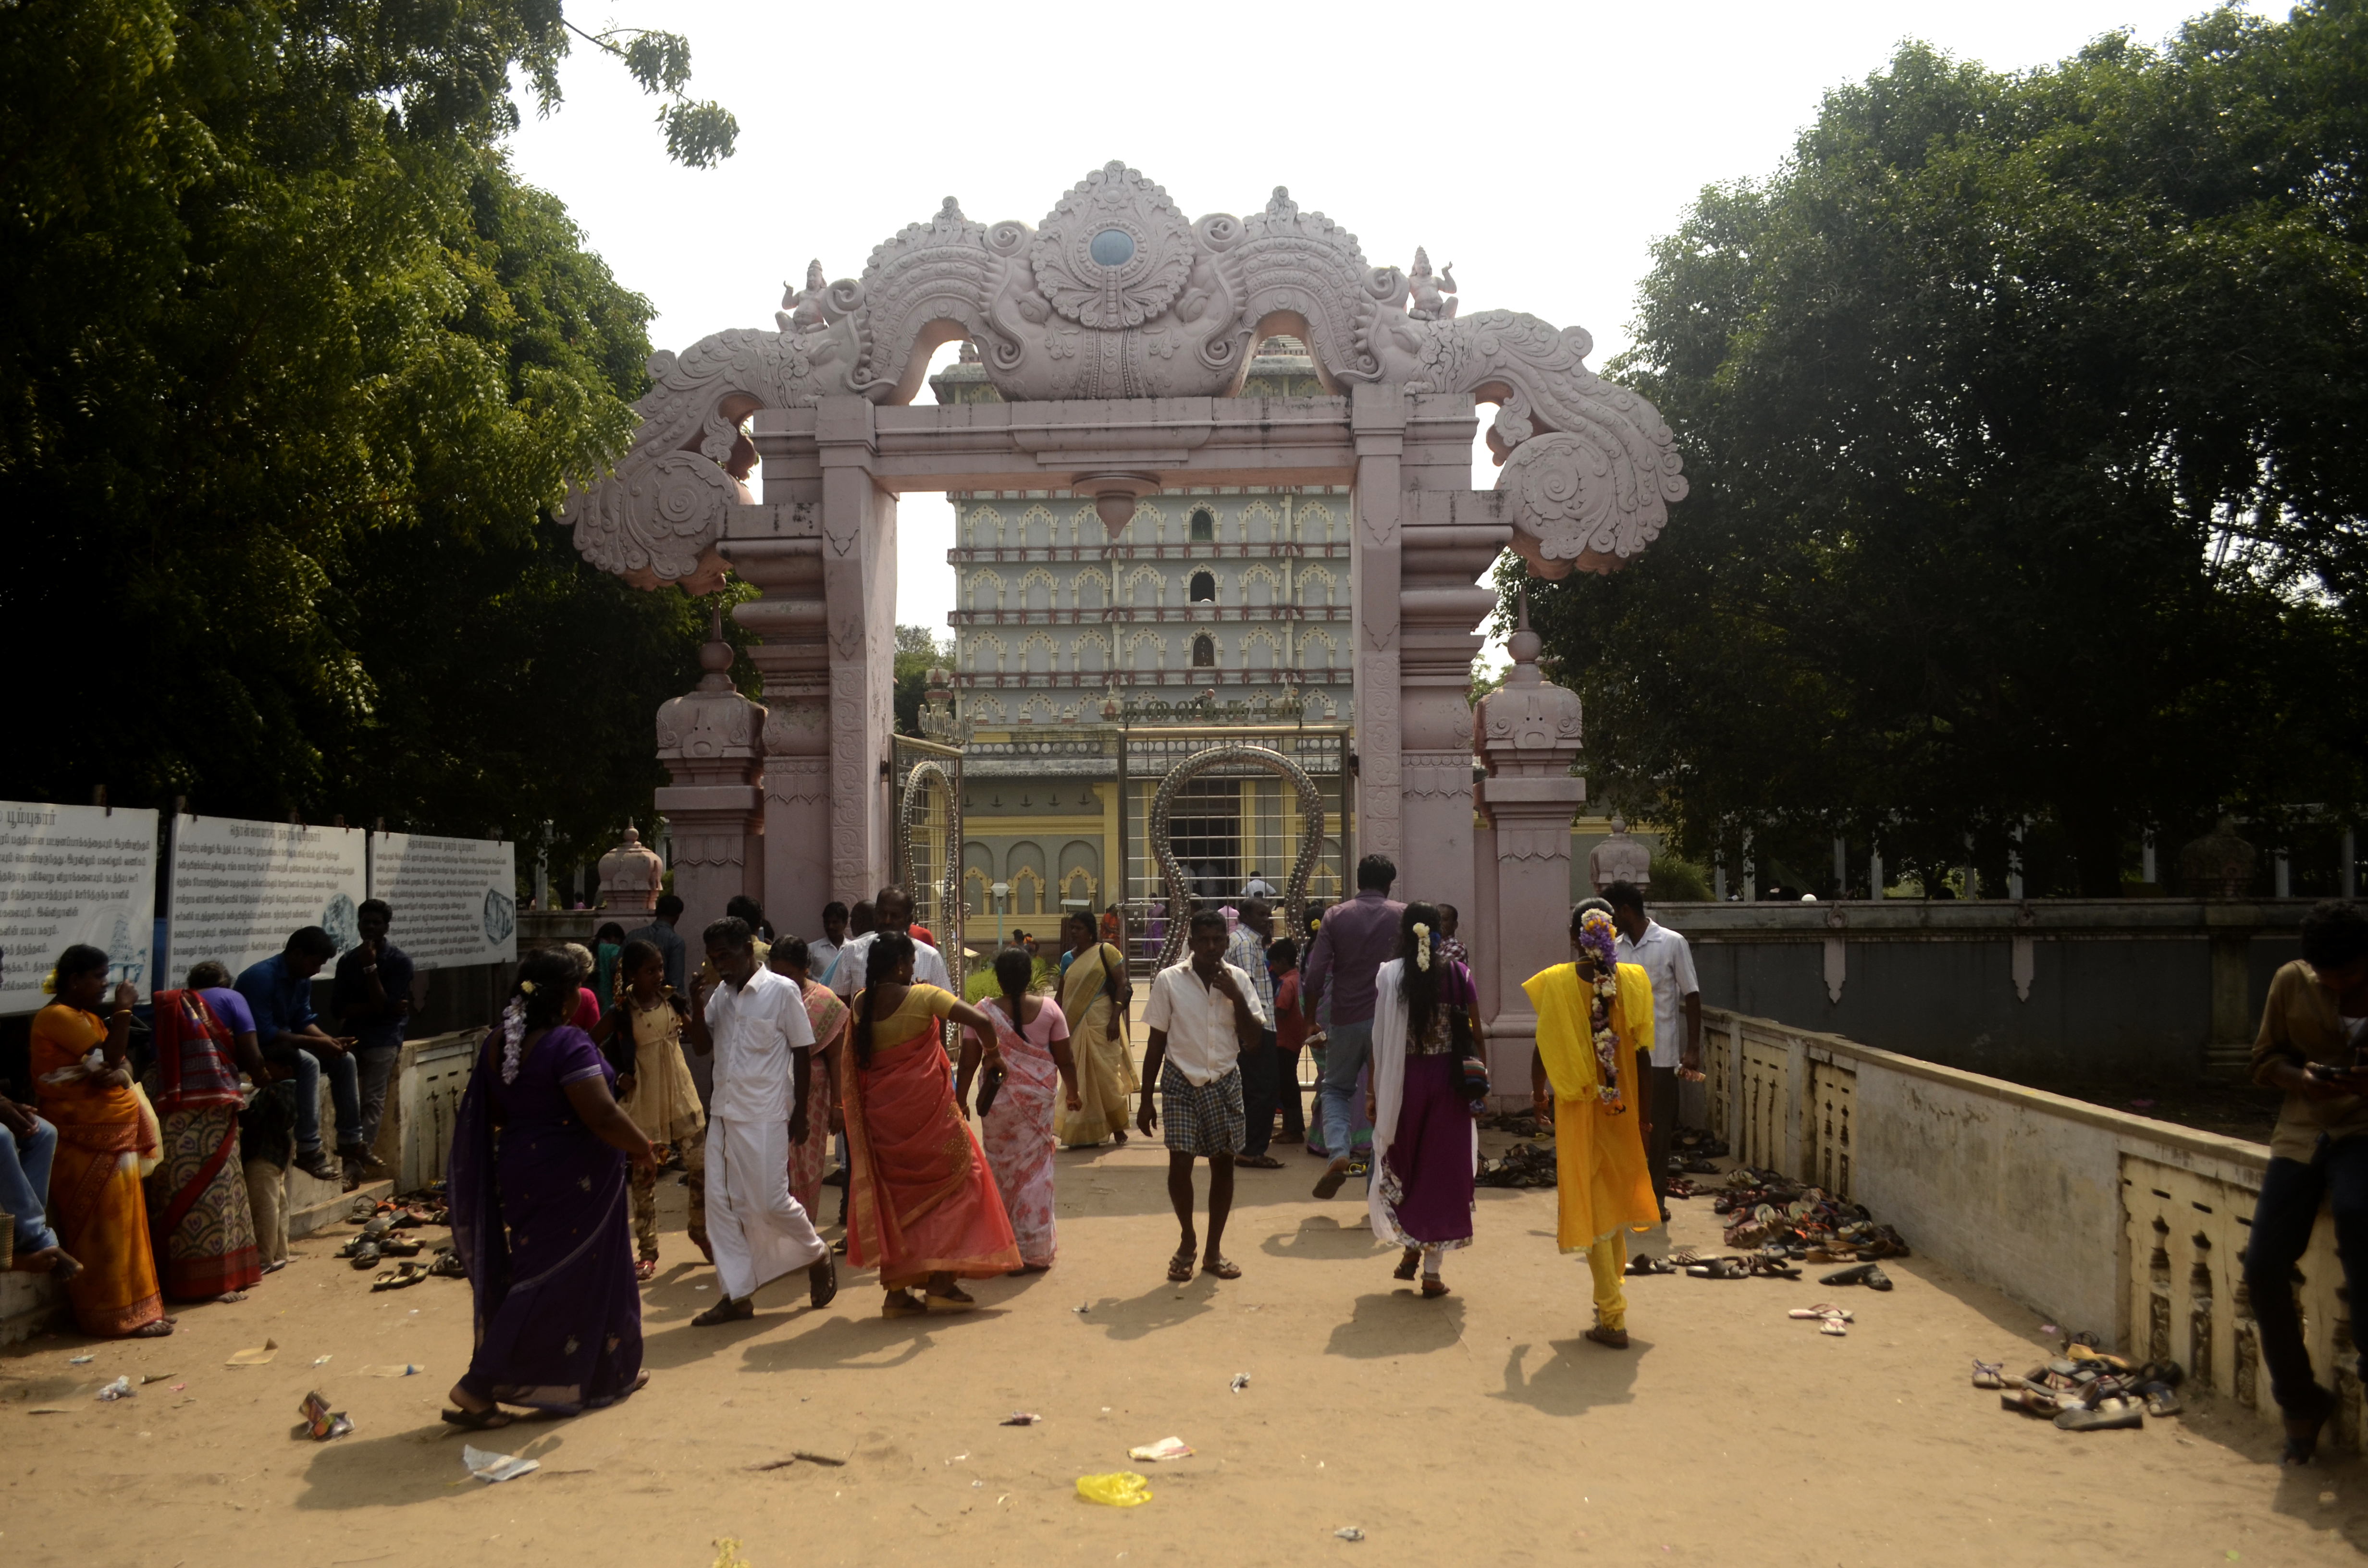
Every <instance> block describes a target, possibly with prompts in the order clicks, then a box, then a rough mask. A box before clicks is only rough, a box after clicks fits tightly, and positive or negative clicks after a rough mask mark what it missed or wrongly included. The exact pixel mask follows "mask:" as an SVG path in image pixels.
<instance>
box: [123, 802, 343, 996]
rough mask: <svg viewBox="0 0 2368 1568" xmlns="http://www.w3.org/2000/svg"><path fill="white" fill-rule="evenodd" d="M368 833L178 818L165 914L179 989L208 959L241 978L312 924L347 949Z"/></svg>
mask: <svg viewBox="0 0 2368 1568" xmlns="http://www.w3.org/2000/svg"><path fill="white" fill-rule="evenodd" d="M369 836H370V835H368V834H366V833H364V832H363V831H362V830H361V829H360V828H358V827H307V826H305V825H304V824H302V823H292V822H242V821H240V820H238V819H237V818H235V817H175V818H174V819H173V860H172V881H171V885H170V892H169V893H168V895H167V900H166V903H167V911H166V914H167V921H168V926H169V929H170V931H171V939H172V953H171V956H170V960H169V961H170V962H171V964H172V966H173V969H174V971H175V973H174V979H175V982H176V983H178V981H179V977H180V976H182V975H185V974H187V973H188V971H189V966H190V965H192V964H197V963H202V962H204V961H205V960H208V959H212V960H216V961H218V962H220V963H222V964H223V965H225V966H227V967H228V968H229V970H230V972H231V977H232V978H233V979H236V978H237V977H238V972H239V971H241V970H243V969H245V968H246V966H247V965H249V964H253V963H260V962H262V961H263V960H265V959H268V958H269V957H270V956H271V955H272V954H274V953H276V952H278V951H279V950H280V949H282V948H285V947H286V946H287V945H288V937H289V934H290V932H292V931H295V930H297V929H299V928H300V927H302V926H320V927H321V928H322V929H323V930H324V931H326V932H328V934H329V937H330V940H332V941H334V942H336V945H337V951H339V952H341V953H342V952H344V951H345V950H346V949H347V948H350V947H352V946H353V945H354V944H355V943H357V942H359V941H360V940H361V930H360V927H359V906H360V904H361V902H362V899H363V898H364V897H365V896H366V893H365V888H366V885H367V883H368V880H369V866H368V858H367V855H366V853H365V850H364V847H363V846H364V844H365V841H366V840H367V839H368V838H369Z"/></svg>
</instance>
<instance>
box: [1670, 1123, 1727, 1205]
mask: <svg viewBox="0 0 2368 1568" xmlns="http://www.w3.org/2000/svg"><path fill="white" fill-rule="evenodd" d="M1670 1142H1671V1145H1672V1147H1671V1150H1670V1153H1669V1175H1671V1176H1716V1175H1717V1174H1718V1165H1717V1163H1716V1162H1718V1161H1720V1160H1723V1159H1725V1158H1726V1153H1727V1150H1726V1140H1725V1139H1724V1138H1718V1137H1713V1136H1712V1134H1711V1133H1710V1132H1708V1131H1705V1130H1704V1129H1702V1128H1700V1127H1680V1128H1679V1129H1678V1130H1677V1131H1676V1132H1675V1133H1674V1134H1673V1135H1672V1137H1671V1139H1670ZM1687 1185H1688V1187H1689V1189H1690V1190H1691V1187H1692V1184H1691V1183H1688V1184H1687ZM1669 1196H1670V1197H1672V1198H1675V1197H1677V1196H1678V1194H1677V1193H1676V1192H1675V1191H1674V1190H1672V1191H1671V1192H1670V1194H1669Z"/></svg>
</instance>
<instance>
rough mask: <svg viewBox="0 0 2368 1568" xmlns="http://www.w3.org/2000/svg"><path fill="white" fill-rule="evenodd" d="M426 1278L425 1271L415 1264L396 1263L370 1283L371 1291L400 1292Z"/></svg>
mask: <svg viewBox="0 0 2368 1568" xmlns="http://www.w3.org/2000/svg"><path fill="white" fill-rule="evenodd" d="M425 1278H427V1270H426V1269H424V1268H422V1267H419V1265H417V1264H416V1263H398V1264H396V1265H395V1266H394V1267H393V1268H390V1269H388V1270H387V1271H386V1272H385V1273H383V1274H381V1275H380V1276H379V1277H378V1278H376V1279H375V1280H372V1281H371V1282H370V1289H371V1290H404V1289H406V1288H407V1287H410V1286H413V1285H416V1284H418V1283H419V1282H420V1281H421V1280H422V1279H425Z"/></svg>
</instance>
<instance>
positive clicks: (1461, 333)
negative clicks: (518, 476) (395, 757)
mask: <svg viewBox="0 0 2368 1568" xmlns="http://www.w3.org/2000/svg"><path fill="white" fill-rule="evenodd" d="M1453 290H1454V283H1453V280H1452V277H1451V276H1449V275H1448V274H1447V273H1445V272H1441V273H1440V274H1438V275H1434V274H1433V273H1432V272H1431V269H1430V264H1429V259H1428V258H1427V257H1425V256H1422V255H1421V253H1420V252H1419V251H1417V255H1416V257H1415V266H1414V270H1413V272H1412V273H1411V274H1408V273H1406V272H1403V271H1400V270H1399V269H1398V268H1397V267H1372V266H1370V265H1368V264H1367V262H1366V260H1365V257H1364V255H1363V253H1362V251H1361V250H1360V248H1359V247H1358V244H1357V237H1356V236H1355V235H1354V234H1351V233H1349V232H1348V231H1347V230H1345V229H1343V228H1341V227H1340V226H1339V225H1338V224H1337V223H1335V222H1332V221H1331V220H1330V219H1328V218H1326V217H1324V216H1323V215H1322V214H1320V213H1315V212H1306V211H1303V210H1301V209H1300V207H1299V204H1298V203H1297V202H1295V201H1293V200H1292V199H1291V195H1290V193H1289V192H1288V191H1287V190H1285V189H1284V188H1283V187H1281V186H1277V187H1275V190H1274V195H1273V197H1272V199H1270V200H1269V201H1268V202H1267V204H1266V207H1265V209H1264V210H1262V211H1258V212H1256V213H1253V214H1252V215H1251V216H1249V217H1248V218H1247V219H1245V218H1238V217H1235V215H1233V214H1232V213H1229V212H1216V213H1211V214H1209V215H1208V216H1206V217H1203V218H1200V219H1198V220H1187V219H1186V218H1185V217H1184V215H1183V213H1182V212H1181V211H1180V210H1178V208H1177V207H1176V205H1175V204H1174V203H1173V202H1172V201H1170V200H1169V199H1168V197H1167V192H1166V191H1165V190H1163V189H1161V188H1160V187H1158V186H1157V185H1155V184H1154V183H1152V182H1151V181H1150V180H1148V179H1146V178H1144V176H1143V175H1141V174H1140V173H1138V172H1137V171H1135V170H1133V169H1130V168H1128V167H1127V166H1126V165H1124V164H1121V163H1111V164H1109V165H1104V166H1103V167H1102V168H1100V169H1099V170H1097V171H1096V172H1094V173H1093V174H1090V175H1088V176H1086V177H1085V178H1084V179H1083V180H1081V181H1079V182H1078V183H1077V185H1076V187H1074V188H1073V189H1071V190H1070V191H1069V192H1068V193H1067V194H1066V195H1065V196H1064V197H1062V198H1061V199H1060V200H1059V201H1058V202H1057V203H1055V204H1054V206H1053V210H1052V211H1051V212H1049V213H1047V214H1046V215H1045V217H1044V220H1043V222H1042V224H1040V225H1038V226H1036V227H1033V228H1031V227H1030V226H1029V225H1028V224H1026V223H1022V222H1000V223H994V224H986V223H979V222H973V221H972V220H971V219H969V218H967V217H965V216H964V215H963V214H962V209H961V207H960V206H959V205H957V204H956V202H955V200H954V199H953V198H951V197H948V198H947V199H946V200H945V204H944V206H943V207H942V208H941V209H940V210H939V211H938V213H937V215H936V216H935V217H933V218H931V219H930V220H929V221H928V222H924V223H916V224H913V225H912V226H911V227H909V228H907V229H905V231H904V232H903V233H899V234H897V235H896V236H895V237H894V238H893V239H891V240H888V241H886V242H885V243H883V244H881V245H880V246H879V247H878V248H876V249H875V250H873V252H872V253H871V260H870V262H869V263H868V264H867V265H866V266H865V267H864V269H863V276H862V277H861V278H842V279H840V280H839V281H838V282H836V283H829V284H825V282H824V279H823V269H822V264H821V263H820V262H819V261H817V262H814V263H813V264H812V265H810V266H809V267H808V268H807V270H806V280H805V286H804V287H803V289H800V288H794V287H788V286H785V287H784V290H783V299H782V307H783V308H782V309H781V310H780V312H777V313H776V314H775V316H774V327H773V330H771V331H764V330H749V329H741V330H735V331H730V332H723V333H718V334H715V335H712V336H710V337H706V338H702V339H700V341H699V342H698V343H696V344H694V345H693V346H692V347H689V348H688V349H686V350H684V351H683V352H682V353H681V354H679V355H677V354H674V353H671V352H667V351H665V350H661V351H659V352H658V353H655V354H653V355H652V356H651V357H650V360H649V372H650V377H651V380H652V381H653V382H654V384H653V386H652V387H651V389H650V391H649V392H648V394H647V395H646V396H644V397H643V399H642V400H641V401H640V402H639V403H636V404H635V405H634V406H635V408H636V409H637V410H638V411H639V413H640V415H641V416H642V426H641V430H640V432H639V433H638V434H637V435H636V437H634V441H633V446H632V450H631V451H630V452H629V453H628V454H627V455H626V456H625V458H624V460H623V461H622V462H621V463H620V465H619V467H618V470H617V472H616V473H615V474H614V475H613V476H611V477H609V478H607V479H602V480H598V481H597V482H592V483H589V485H588V487H587V488H584V489H580V490H578V491H577V492H576V493H575V494H574V495H572V496H571V497H570V499H569V501H568V504H567V506H566V507H565V510H564V516H565V517H566V518H567V519H568V520H569V521H570V522H571V523H572V524H573V525H574V527H575V544H576V548H577V549H578V550H579V551H582V552H583V553H584V555H585V557H586V559H588V560H590V561H591V562H593V563H594V564H595V565H598V566H600V567H602V568H604V569H606V570H608V571H610V572H616V573H619V574H623V575H624V576H625V577H627V578H628V579H629V580H631V581H632V582H635V583H638V584H640V585H643V586H644V587H654V586H655V585H658V584H660V583H666V582H681V583H683V584H684V585H686V586H689V587H691V588H692V589H693V590H694V591H700V592H704V591H706V590H707V589H709V588H711V587H712V586H714V585H718V584H720V583H721V582H722V580H723V558H722V556H721V555H720V554H719V553H718V551H717V549H716V546H717V544H718V542H719V540H721V539H722V538H723V533H724V519H725V517H727V516H728V515H729V513H730V511H731V508H732V507H733V506H736V505H739V504H741V503H743V502H747V501H753V500H754V499H755V498H754V497H753V496H752V495H750V494H748V492H747V490H746V485H745V484H744V483H743V482H744V481H745V480H746V477H747V475H748V473H749V472H750V468H751V465H752V463H753V462H754V460H755V457H756V453H755V449H754V448H753V447H752V446H751V444H750V442H749V441H748V439H747V437H746V436H744V435H743V434H742V433H741V428H740V426H741V422H742V421H743V420H744V419H746V417H747V416H748V415H750V414H751V413H752V412H754V411H755V410H757V409H759V408H787V407H791V406H797V405H804V404H813V403H819V402H820V401H822V400H823V399H824V398H825V397H829V396H833V395H841V396H844V395H848V394H852V395H854V396H858V397H861V398H865V399H868V400H870V401H871V402H872V403H910V402H911V401H912V400H913V397H914V396H915V394H916V393H917V392H919V390H920V386H921V380H922V377H923V375H924V373H925V372H926V371H927V369H928V361H929V356H930V354H931V353H932V351H934V350H935V349H936V348H937V347H939V345H941V344H944V343H948V342H951V341H953V340H955V339H957V338H967V339H969V340H970V341H971V342H973V343H974V344H976V345H977V347H978V351H979V358H980V361H981V362H982V363H983V364H984V365H985V369H986V372H987V376H988V378H989V380H990V381H993V382H994V384H995V387H996V391H997V392H1000V393H1001V394H1002V396H1003V398H1004V399H1005V401H1007V402H1011V403H1024V402H1035V401H1043V400H1053V399H1069V400H1076V399H1144V398H1188V397H1212V396H1226V395H1230V394H1232V393H1234V392H1238V391H1239V390H1240V387H1241V385H1242V379H1243V377H1244V376H1245V375H1246V374H1247V370H1248V366H1249V361H1250V358H1251V353H1252V350H1253V349H1254V347H1256V345H1257V344H1258V341H1259V340H1260V339H1261V338H1263V337H1264V336H1266V335H1269V334H1270V333H1290V334H1292V335H1296V336H1298V337H1300V338H1302V339H1303V340H1304V342H1305V343H1306V344H1307V346H1308V349H1309V351H1310V353H1311V354H1313V356H1314V357H1315V373H1316V375H1317V377H1318V378H1319V379H1320V380H1321V381H1322V382H1323V384H1324V387H1325V389H1326V391H1327V392H1332V393H1335V394H1339V393H1344V392H1347V391H1348V390H1349V388H1350V387H1351V386H1353V385H1355V384H1357V383H1360V382H1365V383H1382V384H1390V385H1395V386H1398V387H1402V388H1403V389H1404V390H1405V391H1406V392H1410V393H1418V392H1450V393H1453V392H1463V393H1469V394H1471V395H1472V396H1473V397H1474V398H1475V399H1477V400H1479V401H1481V402H1494V403H1497V415H1496V418H1495V421H1494V423H1493V424H1492V425H1491V426H1490V427H1489V432H1488V442H1489V446H1490V447H1491V449H1493V450H1494V451H1495V452H1496V453H1497V459H1498V460H1499V461H1500V462H1502V463H1503V464H1504V465H1505V472H1504V473H1503V475H1502V477H1501V478H1500V479H1499V480H1498V482H1497V491H1498V493H1499V494H1502V495H1503V496H1504V497H1505V521H1506V522H1508V523H1509V524H1510V525H1511V527H1512V529H1513V536H1514V537H1513V548H1514V549H1515V550H1517V551H1520V554H1521V555H1522V556H1523V557H1525V558H1526V559H1527V560H1528V561H1529V562H1530V563H1531V567H1532V568H1533V569H1534V570H1536V571H1537V572H1539V573H1540V574H1543V575H1547V576H1555V577H1558V576H1561V575H1563V574H1565V573H1566V572H1568V571H1570V570H1571V569H1572V568H1573V567H1574V566H1576V567H1579V568H1581V569H1584V570H1594V571H1604V570H1610V569H1612V568H1615V567H1618V566H1620V565H1622V564H1623V563H1624V562H1626V561H1627V560H1628V559H1629V558H1630V557H1632V556H1634V555H1635V554H1636V553H1637V552H1638V551H1642V550H1643V549H1644V548H1645V546H1646V545H1647V544H1649V543H1651V542H1652V540H1654V539H1655V538H1656V536H1657V535H1658V534H1659V533H1660V531H1661V528H1662V527H1663V525H1664V524H1665V523H1666V522H1667V521H1668V507H1669V505H1670V503H1672V502H1675V501H1678V500H1680V499H1682V498H1683V497H1684V495H1685V494H1686V481H1685V478H1684V476H1683V475H1682V473H1681V472H1679V471H1680V468H1681V466H1682V465H1681V462H1680V460H1679V456H1678V452H1677V449H1676V447H1675V445H1674V442H1673V440H1672V437H1671V435H1670V432H1669V427H1668V425H1666V424H1665V423H1663V422H1662V419H1661V416H1660V415H1659V414H1658V413H1657V412H1656V411H1655V409H1654V408H1653V405H1652V404H1651V403H1647V402H1646V401H1645V399H1644V398H1642V397H1639V396H1638V395H1637V394H1636V393H1634V392H1631V391H1629V390H1628V389H1626V388H1624V387H1621V386H1617V385H1615V384H1613V383H1611V382H1609V381H1604V380H1603V379H1602V378H1601V377H1600V376H1598V375H1596V374H1595V373H1594V372H1593V371H1592V370H1589V369H1588V368H1587V363H1586V358H1587V355H1588V352H1589V351H1590V350H1591V349H1592V348H1593V347H1594V339H1593V337H1592V336H1591V335H1589V334H1588V332H1587V330H1586V329H1585V328H1583V327H1576V326H1573V327H1561V328H1557V327H1554V326H1553V325H1550V324H1547V323H1545V322H1543V321H1541V320H1539V319H1538V318H1537V317H1535V316H1531V315H1524V314H1521V313H1519V312H1513V311H1482V312H1475V313H1474V314H1472V315H1468V316H1459V315H1458V314H1457V313H1456V304H1457V301H1456V300H1455V298H1454V296H1453ZM1143 455H1144V454H1142V453H1140V452H1131V450H1130V449H1125V448H1123V447H1122V446H1121V447H1113V448H1111V449H1110V450H1109V451H1108V452H1106V453H1102V454H1100V455H1099V456H1097V455H1096V454H1094V453H1092V452H1085V451H1080V452H1079V453H1078V454H1077V456H1078V459H1079V463H1078V472H1076V474H1075V475H1074V476H1073V477H1072V479H1071V483H1072V486H1073V487H1074V488H1076V489H1077V490H1078V491H1079V492H1080V493H1081V494H1091V495H1095V496H1097V497H1098V498H1099V500H1100V501H1101V502H1103V503H1108V504H1109V505H1108V506H1107V509H1105V510H1103V513H1102V515H1103V518H1104V520H1105V522H1109V523H1110V524H1111V526H1112V528H1116V527H1118V526H1121V525H1122V524H1123V523H1124V521H1125V519H1126V517H1127V516H1128V515H1129V513H1130V512H1131V511H1132V507H1133V497H1134V496H1135V495H1139V494H1143V493H1144V492H1145V491H1147V490H1151V489H1156V488H1157V487H1158V481H1157V479H1156V476H1155V475H1151V474H1147V473H1145V472H1141V470H1142V469H1143V468H1144V462H1143V461H1141V459H1142V458H1143ZM1152 466H1155V467H1156V464H1155V465H1152Z"/></svg>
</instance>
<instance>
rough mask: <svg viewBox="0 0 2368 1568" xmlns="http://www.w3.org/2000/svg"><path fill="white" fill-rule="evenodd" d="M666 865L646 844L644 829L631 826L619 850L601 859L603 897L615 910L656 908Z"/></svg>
mask: <svg viewBox="0 0 2368 1568" xmlns="http://www.w3.org/2000/svg"><path fill="white" fill-rule="evenodd" d="M665 876H666V862H664V861H662V860H660V859H659V858H657V854H656V852H655V850H653V849H651V848H650V847H649V846H646V845H644V844H643V842H642V833H641V829H639V828H636V827H628V828H626V829H625V836H624V839H623V841H622V842H621V843H620V844H619V845H618V846H617V847H615V848H614V849H611V850H609V853H607V854H606V855H603V856H601V857H600V897H601V901H602V902H603V903H606V904H608V906H609V908H611V909H636V910H649V909H655V908H656V907H657V904H658V888H659V885H660V883H661V881H663V879H664V878H665Z"/></svg>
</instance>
